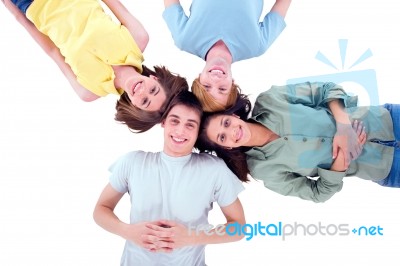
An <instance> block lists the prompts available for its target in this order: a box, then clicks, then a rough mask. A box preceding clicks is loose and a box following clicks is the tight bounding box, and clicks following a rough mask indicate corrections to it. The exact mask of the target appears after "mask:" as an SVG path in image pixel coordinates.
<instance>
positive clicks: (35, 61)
mask: <svg viewBox="0 0 400 266" xmlns="http://www.w3.org/2000/svg"><path fill="white" fill-rule="evenodd" d="M123 2H124V4H126V6H127V7H128V8H129V9H130V11H131V12H132V13H133V14H134V15H136V16H137V17H138V18H139V20H141V21H142V22H143V24H144V26H145V27H146V28H147V30H148V32H149V34H150V38H151V40H150V43H149V45H148V47H147V49H146V51H145V53H144V55H145V59H146V60H145V64H146V65H148V66H152V65H166V66H168V67H169V68H170V69H171V70H172V71H174V72H178V73H180V74H181V75H183V76H186V77H187V78H188V81H189V82H190V83H191V81H192V79H193V77H195V76H196V75H197V74H198V73H199V72H200V70H201V69H202V67H203V61H202V60H201V59H199V58H196V57H195V56H192V55H189V54H187V53H185V52H181V51H179V50H178V49H177V48H175V46H174V44H173V41H172V38H171V37H170V34H169V31H168V29H167V27H166V25H165V23H164V21H163V20H162V16H161V14H162V10H163V2H162V1H161V0H160V1H133V0H131V1H127V0H126V1H123ZM182 3H183V5H184V7H185V8H186V9H187V8H188V6H189V4H190V1H183V2H182ZM272 4H273V1H272V0H268V1H265V4H264V5H265V11H266V10H269V9H270V7H271V6H272ZM399 12H400V4H399V3H398V1H395V0H379V1H378V0H375V1H361V0H358V1H356V0H353V1H348V0H325V1H320V0H308V1H296V0H294V1H293V2H292V5H291V7H290V9H289V12H288V14H287V18H286V22H287V28H286V29H285V31H284V32H283V34H282V35H281V36H280V37H279V38H278V39H277V41H276V42H275V43H274V44H273V46H272V47H271V48H270V49H269V50H268V51H267V52H266V54H264V55H263V56H261V57H259V58H254V59H250V60H247V61H243V62H237V63H235V64H234V66H233V74H234V77H235V80H236V82H237V83H238V84H239V85H240V86H241V87H242V90H243V92H245V93H247V94H250V97H251V98H252V99H254V98H255V96H257V95H258V94H259V93H260V92H262V91H264V90H267V89H268V88H269V87H270V86H271V85H273V84H277V85H284V84H286V81H287V80H288V79H290V78H298V77H306V76H315V75H325V74H335V73H338V74H340V72H346V71H348V69H346V65H347V66H349V65H350V64H352V63H353V62H354V61H355V60H356V59H357V58H358V57H359V56H361V54H362V53H363V52H364V51H366V50H367V49H371V51H372V53H373V56H372V57H371V58H369V59H367V60H366V61H364V62H363V63H361V64H359V65H358V66H356V67H354V68H353V69H352V70H363V69H374V70H375V71H376V75H377V83H378V88H379V97H380V103H385V102H392V103H400V97H399V96H398V95H399V93H398V91H399V87H398V84H399V82H398V77H399V62H400V52H399V47H400V40H399V38H398V25H400V17H399V15H398V14H399ZM238 19H240V18H238ZM0 25H1V26H0V28H1V42H0V70H1V71H0V75H1V76H0V84H1V85H0V86H1V89H0V90H1V94H0V265H118V264H119V259H120V256H121V253H122V249H123V245H124V240H123V239H121V238H119V237H117V236H115V235H112V234H110V233H108V232H106V231H104V230H103V229H101V228H100V227H98V226H97V225H96V224H95V223H94V221H93V219H92V211H93V207H94V205H95V202H96V201H97V198H98V196H99V194H100V192H101V190H102V188H103V187H104V186H105V185H106V183H107V182H108V171H107V169H108V166H109V165H110V164H111V163H112V162H113V161H114V160H115V159H116V158H118V157H119V156H120V155H122V154H124V153H126V152H128V151H130V150H137V149H142V150H151V151H158V150H161V149H162V131H161V129H160V127H158V126H157V127H155V128H154V129H153V130H151V131H150V132H147V133H144V134H140V135H137V134H133V133H131V132H130V131H129V130H128V129H127V128H126V127H125V126H123V125H120V124H118V123H116V122H115V121H114V120H113V117H114V113H115V111H114V105H115V102H116V99H117V97H116V96H107V97H106V98H103V99H99V100H97V101H96V102H92V103H84V102H81V101H80V100H79V98H78V97H77V96H76V95H75V94H74V92H73V91H72V89H71V88H70V87H69V84H68V83H67V81H66V80H65V78H64V77H63V75H62V74H61V72H60V71H59V70H58V69H57V67H56V65H55V64H54V63H53V62H52V61H51V60H50V59H49V58H48V57H47V56H46V55H45V54H44V52H43V51H42V50H41V49H40V48H39V46H38V45H36V44H35V43H34V41H33V40H31V38H30V37H29V35H28V34H27V33H26V32H25V30H24V29H23V28H22V27H21V26H20V25H19V24H18V23H17V22H16V20H15V19H14V18H13V17H12V16H11V15H10V14H9V13H8V11H7V10H6V9H5V7H4V6H1V7H0ZM338 39H348V50H347V57H346V64H345V67H344V69H343V70H342V68H341V59H340V53H339V46H338ZM318 51H320V52H322V53H323V54H325V55H326V56H327V57H328V58H329V59H330V60H331V62H332V63H334V64H335V65H337V66H338V68H339V70H335V69H333V68H331V67H329V66H327V65H325V64H323V63H321V62H319V61H317V60H316V59H315V58H314V57H315V55H316V53H317V52H318ZM349 84H350V85H351V83H349ZM353 85H356V84H353ZM348 89H351V88H348ZM364 95H365V93H364ZM361 100H363V101H365V100H366V101H368V99H365V98H362V99H361ZM306 123H307V121H304V124H305V126H306ZM246 188H247V189H246V190H245V191H244V192H242V193H241V194H240V199H241V200H242V203H243V205H244V208H245V212H246V218H247V221H248V222H249V223H256V222H258V221H261V222H263V223H264V224H269V223H278V222H282V223H286V224H293V223H295V222H298V223H303V224H305V225H309V224H318V222H321V223H322V224H324V225H329V224H336V225H338V224H348V225H349V228H350V229H352V228H353V227H360V226H378V225H379V226H380V227H382V228H383V233H384V235H383V236H356V235H353V234H352V233H351V234H350V235H348V236H338V235H337V236H322V235H319V236H303V235H298V236H292V237H288V239H286V240H285V241H282V239H281V238H280V237H272V236H266V237H255V238H254V239H253V240H251V241H245V240H243V241H240V242H237V243H231V244H223V245H210V246H208V247H207V249H206V260H207V264H208V265H212V266H214V265H254V266H257V265H285V266H286V265H398V262H397V260H398V255H397V254H398V247H399V240H400V227H399V226H400V218H399V215H398V210H399V205H400V190H398V189H390V188H383V187H380V186H378V185H376V184H374V183H372V182H369V181H363V180H360V179H358V178H356V177H351V178H346V179H345V181H344V187H343V190H342V191H341V192H340V193H338V194H336V195H335V196H334V197H333V198H332V199H331V200H329V201H328V202H326V203H323V204H315V203H312V202H307V201H302V200H300V199H297V198H291V197H284V196H281V195H278V194H275V193H273V192H271V191H268V190H267V189H265V188H264V187H263V186H262V184H261V183H260V182H256V181H253V182H251V183H249V184H248V185H246ZM150 193H151V192H150ZM128 206H129V202H128V197H124V198H123V201H122V202H121V204H120V205H119V206H118V208H117V213H118V215H119V216H120V217H121V219H124V220H125V221H127V219H128V208H129V207H128ZM210 222H211V223H213V224H217V223H220V222H223V219H222V216H221V214H220V212H219V209H218V208H215V210H214V211H213V212H212V213H211V214H210ZM384 261H385V262H384Z"/></svg>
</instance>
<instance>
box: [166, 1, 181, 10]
mask: <svg viewBox="0 0 400 266" xmlns="http://www.w3.org/2000/svg"><path fill="white" fill-rule="evenodd" d="M179 3H180V1H179V0H164V7H165V8H167V7H169V6H170V5H173V4H179Z"/></svg>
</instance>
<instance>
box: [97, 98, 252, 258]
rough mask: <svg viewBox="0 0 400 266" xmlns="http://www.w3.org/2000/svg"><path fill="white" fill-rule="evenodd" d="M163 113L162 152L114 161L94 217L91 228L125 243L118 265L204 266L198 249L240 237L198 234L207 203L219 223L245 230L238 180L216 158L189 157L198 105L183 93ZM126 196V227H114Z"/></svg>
mask: <svg viewBox="0 0 400 266" xmlns="http://www.w3.org/2000/svg"><path fill="white" fill-rule="evenodd" d="M166 114H167V115H166V118H165V120H164V121H163V122H162V127H163V128H164V148H163V151H162V152H158V153H152V152H143V151H135V152H130V153H128V154H126V155H125V156H123V157H121V158H120V159H119V160H117V161H116V162H115V163H114V164H113V165H112V166H111V168H110V171H111V176H110V182H109V184H108V185H107V186H106V187H105V189H104V191H103V192H102V194H101V195H100V198H99V200H98V202H97V204H96V207H95V210H94V219H95V221H96V223H97V224H99V225H100V226H101V227H103V228H104V229H105V230H107V231H109V232H111V233H114V234H117V235H119V236H121V237H123V238H125V239H126V240H127V241H126V244H125V249H124V252H123V255H122V259H121V265H205V256H204V249H205V245H206V244H211V243H224V242H232V241H238V240H240V239H241V238H242V236H238V235H235V236H230V235H228V234H226V233H225V234H221V233H217V232H215V231H213V230H211V231H207V232H204V231H202V230H198V229H199V228H203V229H204V228H207V225H208V212H209V211H210V210H211V209H212V204H213V202H217V203H218V205H219V206H220V207H221V210H222V212H223V214H224V216H225V217H226V220H227V221H226V223H227V224H228V223H229V224H230V223H239V224H244V223H245V218H244V212H243V208H242V206H241V203H240V201H239V199H238V198H237V195H238V194H239V193H240V192H241V191H242V190H243V185H242V184H241V182H240V181H239V180H238V178H237V177H236V176H235V175H234V174H233V173H232V172H231V171H230V170H229V169H228V168H227V166H226V165H225V163H224V162H223V161H222V160H221V159H219V158H217V157H215V156H212V155H208V154H197V153H192V149H193V146H194V144H195V142H196V140H197V135H198V131H199V126H200V118H201V114H202V109H201V106H200V103H199V102H198V100H197V99H196V97H195V96H194V95H193V94H192V93H191V92H188V91H186V92H182V93H181V94H179V95H178V96H177V97H176V98H175V99H174V100H173V102H172V103H171V107H170V109H169V110H168V111H167V113H166ZM126 192H128V193H129V195H130V200H131V212H130V223H124V222H122V221H120V220H119V219H118V217H117V216H116V215H115V214H114V211H113V210H114V208H115V206H116V205H117V204H118V202H119V201H120V199H121V198H122V196H123V195H124V194H125V193H126ZM219 231H221V230H220V229H219ZM154 251H161V252H154Z"/></svg>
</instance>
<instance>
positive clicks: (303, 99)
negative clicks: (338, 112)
mask: <svg viewBox="0 0 400 266" xmlns="http://www.w3.org/2000/svg"><path fill="white" fill-rule="evenodd" d="M334 99H340V100H342V102H343V104H344V106H345V107H346V108H349V107H356V106H357V96H349V95H347V93H346V92H345V91H344V90H343V88H342V87H341V86H340V85H337V84H335V83H333V82H313V83H311V82H305V83H298V84H289V85H286V86H272V88H271V89H269V90H268V91H265V92H263V93H261V94H260V95H259V96H258V97H257V100H256V102H255V105H254V109H253V115H254V114H260V113H262V112H263V111H265V110H263V109H265V108H266V107H267V106H268V105H269V104H271V103H272V104H279V103H282V104H283V103H286V104H287V103H289V104H302V105H305V106H308V107H311V108H315V109H321V108H324V109H326V110H327V111H328V112H330V111H329V108H328V102H330V101H332V100H334Z"/></svg>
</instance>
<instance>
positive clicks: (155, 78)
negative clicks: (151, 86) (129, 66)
mask: <svg viewBox="0 0 400 266" xmlns="http://www.w3.org/2000/svg"><path fill="white" fill-rule="evenodd" d="M149 78H151V79H154V80H158V77H156V76H154V75H150V76H149Z"/></svg>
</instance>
